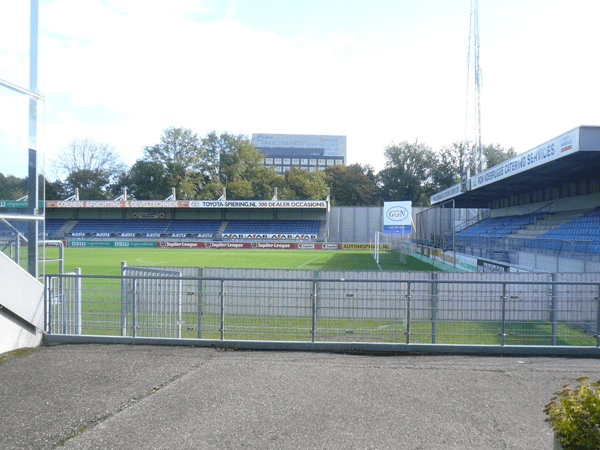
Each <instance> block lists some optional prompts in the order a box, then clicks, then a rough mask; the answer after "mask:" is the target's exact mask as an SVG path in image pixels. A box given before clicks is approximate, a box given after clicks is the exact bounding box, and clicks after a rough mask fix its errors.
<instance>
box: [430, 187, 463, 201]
mask: <svg viewBox="0 0 600 450" xmlns="http://www.w3.org/2000/svg"><path fill="white" fill-rule="evenodd" d="M460 193H461V188H460V183H458V184H455V185H454V186H452V187H449V188H448V189H444V190H443V191H442V192H438V193H437V194H433V195H432V196H431V197H429V199H430V200H431V204H432V205H435V204H436V203H439V202H441V201H444V200H448V199H449V198H452V197H456V196H457V195H459V194H460Z"/></svg>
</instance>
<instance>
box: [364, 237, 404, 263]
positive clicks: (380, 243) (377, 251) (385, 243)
mask: <svg viewBox="0 0 600 450" xmlns="http://www.w3.org/2000/svg"><path fill="white" fill-rule="evenodd" d="M404 236H405V235H393V234H387V233H381V232H380V231H376V232H375V238H374V242H373V245H372V251H371V253H372V254H373V258H374V259H375V262H376V263H377V264H379V259H380V256H381V251H382V250H384V251H386V250H387V251H391V250H397V251H398V253H397V254H398V255H399V258H400V261H401V262H402V263H404V264H406V255H407V253H408V240H407V239H406V238H405V237H404Z"/></svg>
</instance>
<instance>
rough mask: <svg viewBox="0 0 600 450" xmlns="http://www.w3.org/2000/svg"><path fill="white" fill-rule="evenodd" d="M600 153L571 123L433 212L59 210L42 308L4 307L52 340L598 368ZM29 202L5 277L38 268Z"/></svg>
mask: <svg viewBox="0 0 600 450" xmlns="http://www.w3.org/2000/svg"><path fill="white" fill-rule="evenodd" d="M599 151H600V127H592V126H582V127H578V128H576V129H574V130H571V131H568V132H567V133H564V134H561V135H559V136H558V137H556V138H554V139H552V140H550V141H548V142H546V143H543V144H541V145H540V146H538V147H536V148H534V149H532V150H530V151H529V152H526V153H524V154H522V155H519V156H517V157H515V158H513V159H511V160H508V161H505V162H503V163H502V164H501V165H499V166H497V167H491V168H489V169H487V170H486V171H484V172H482V173H480V174H477V175H476V176H474V177H471V178H469V179H467V180H463V181H462V182H461V183H460V184H458V185H456V186H453V187H451V188H449V189H446V190H444V191H442V192H439V193H437V194H435V195H434V196H432V198H431V204H432V206H431V207H427V208H425V207H419V208H417V207H414V208H411V206H410V204H408V205H407V204H406V203H407V202H388V203H386V204H385V205H384V206H382V207H344V206H340V207H335V206H331V205H330V202H329V199H328V198H326V199H315V200H308V201H306V200H305V201H301V200H297V201H288V200H282V201H280V200H277V199H270V200H264V201H254V200H247V201H240V200H235V201H228V200H225V199H223V198H222V199H219V200H214V201H209V200H197V201H187V200H186V201H178V200H173V199H171V200H164V201H156V200H152V201H151V200H148V201H144V200H128V199H126V198H125V199H120V200H115V201H104V200H103V201H87V200H81V201H80V200H78V199H76V198H75V199H69V200H64V201H54V200H49V201H46V202H45V203H44V204H43V208H42V209H43V210H44V218H43V219H44V220H43V221H41V223H42V224H43V225H40V227H39V230H41V231H39V232H38V243H37V246H38V247H37V248H39V254H38V256H37V257H38V259H40V260H42V261H43V262H42V263H40V264H38V265H37V267H38V268H41V269H40V273H38V277H39V279H40V281H37V280H36V281H35V283H37V284H38V286H39V287H37V290H35V288H36V286H34V287H33V288H32V289H33V290H34V292H35V294H33V295H34V296H37V297H36V298H37V300H38V301H39V304H37V303H34V305H35V308H33V310H32V311H26V307H25V306H24V304H26V302H22V303H20V304H17V303H13V304H6V305H4V304H3V311H4V313H5V314H6V313H7V310H8V311H10V313H9V314H14V316H16V317H17V318H18V319H15V317H13V316H10V317H11V318H12V319H13V322H14V323H16V324H18V323H19V320H22V321H25V322H27V320H26V318H27V317H29V318H30V319H29V320H31V321H32V322H28V323H30V324H32V325H33V324H37V325H36V326H34V327H31V326H30V327H29V330H30V331H31V334H32V336H36V337H37V338H38V339H40V338H42V336H43V339H45V340H46V341H47V342H55V341H58V342H74V341H77V342H80V341H82V340H83V341H91V342H97V341H99V342H140V343H141V342H143V343H148V342H160V341H167V342H170V343H182V342H183V343H186V344H187V345H190V344H191V343H193V344H194V345H215V343H218V344H220V345H226V346H227V345H230V346H235V347H238V348H239V347H251V348H323V349H340V350H341V349H362V350H365V349H370V350H371V351H427V352H436V351H439V352H441V351H450V349H451V351H464V352H479V353H481V352H486V353H487V352H490V351H491V352H497V353H510V352H523V351H525V352H531V353H534V354H538V353H543V354H579V355H581V354H596V352H597V349H598V344H599V337H598V321H599V317H600V313H599V311H600V310H599V309H598V289H599V286H600V279H599V278H598V273H599V272H600V271H599V270H598V268H599V265H600V252H599V248H600V247H599V245H600V237H599V235H598V230H599V229H600V227H599V221H600V207H599V206H600V192H599V185H598V178H597V174H598V169H599V166H600V158H598V152H599ZM408 203H410V202H408ZM27 204H28V202H26V201H20V202H19V201H3V202H2V203H1V205H2V212H3V219H2V226H3V228H2V229H1V231H0V236H1V239H2V248H3V259H2V261H3V271H2V274H3V276H4V277H7V280H8V279H10V280H17V279H19V277H21V278H22V277H24V275H23V274H20V272H21V271H24V270H23V269H22V268H21V267H19V266H18V265H17V264H16V263H15V261H20V262H21V263H22V265H23V266H25V267H26V264H25V262H28V261H29V260H30V258H29V252H30V251H31V248H32V247H31V246H30V243H31V242H32V241H35V239H31V236H32V235H31V234H30V231H31V225H30V223H31V221H27V220H14V218H15V217H17V219H21V218H20V217H18V216H19V211H22V210H23V209H25V208H26V207H27ZM399 205H401V206H399ZM399 211H402V213H401V214H399ZM22 218H23V219H27V217H26V216H25V215H23V216H22ZM391 219H393V220H391ZM394 220H396V222H394ZM399 220H401V221H399ZM390 224H391V225H390ZM399 230H400V232H398V231H399ZM390 231H391V232H390ZM33 251H35V249H34V250H33ZM4 269H6V270H4ZM13 272H14V273H13ZM19 274H20V275H19ZM7 282H8V281H7ZM24 292H27V291H24ZM23 295H25V293H24V294H23ZM7 303H8V302H7ZM30 303H31V302H30ZM33 321H35V322H33Z"/></svg>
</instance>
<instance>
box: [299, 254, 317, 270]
mask: <svg viewBox="0 0 600 450" xmlns="http://www.w3.org/2000/svg"><path fill="white" fill-rule="evenodd" d="M315 259H319V256H316V257H314V258H313V259H311V260H310V261H306V262H305V263H302V264H300V265H299V266H298V269H299V268H300V267H302V266H305V265H306V264H309V263H311V262H313V261H314V260H315Z"/></svg>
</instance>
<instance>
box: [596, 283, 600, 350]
mask: <svg viewBox="0 0 600 450" xmlns="http://www.w3.org/2000/svg"><path fill="white" fill-rule="evenodd" d="M596 308H597V310H598V311H597V313H596V314H597V318H596V347H600V284H599V285H598V290H597V291H596Z"/></svg>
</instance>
